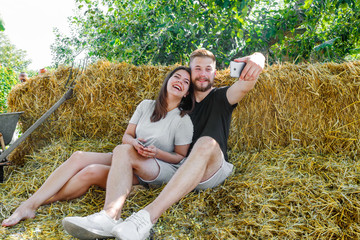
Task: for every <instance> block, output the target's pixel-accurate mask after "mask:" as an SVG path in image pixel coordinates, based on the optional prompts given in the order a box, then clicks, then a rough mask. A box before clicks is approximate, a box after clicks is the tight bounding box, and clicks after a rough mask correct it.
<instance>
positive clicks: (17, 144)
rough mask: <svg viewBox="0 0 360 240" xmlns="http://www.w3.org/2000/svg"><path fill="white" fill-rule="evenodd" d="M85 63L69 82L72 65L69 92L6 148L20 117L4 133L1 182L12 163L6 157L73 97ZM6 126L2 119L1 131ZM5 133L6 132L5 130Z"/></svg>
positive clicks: (0, 172) (0, 169) (0, 168)
mask: <svg viewBox="0 0 360 240" xmlns="http://www.w3.org/2000/svg"><path fill="white" fill-rule="evenodd" d="M85 65H86V61H84V64H83V66H82V69H81V67H80V71H76V72H75V76H74V78H73V79H72V81H70V82H69V80H71V78H72V74H73V71H72V70H73V68H72V67H71V69H70V73H69V76H68V79H67V81H66V83H65V88H66V86H67V85H68V83H69V85H68V90H67V92H66V93H65V94H64V95H63V96H62V97H61V98H60V99H59V101H57V102H56V103H55V104H54V105H53V106H52V107H51V108H50V109H49V110H48V111H47V112H46V113H44V114H43V115H42V116H41V117H40V118H39V119H38V120H37V121H36V122H35V123H34V124H33V125H32V126H31V127H29V128H28V129H27V130H26V131H25V132H24V133H23V134H22V135H21V136H20V137H19V138H18V139H17V140H16V141H15V142H14V143H12V144H11V145H10V146H9V147H8V148H6V149H5V145H7V144H9V143H10V141H11V139H12V135H13V133H14V130H15V127H16V123H17V121H18V119H19V118H17V119H16V123H15V127H14V129H13V130H12V132H11V133H10V129H9V130H8V131H9V132H6V134H7V135H6V137H4V136H5V135H3V139H4V150H3V152H1V155H0V164H1V166H0V182H3V181H4V172H3V170H4V169H3V167H4V166H7V165H10V162H9V161H8V160H7V159H6V157H7V156H8V155H9V154H10V153H11V152H12V151H13V150H14V149H15V148H16V147H18V146H19V145H20V143H22V142H23V141H24V140H25V139H26V138H27V137H28V136H29V135H30V134H31V133H32V132H33V131H34V130H35V129H36V128H38V127H39V126H40V125H41V124H42V123H43V122H44V121H45V120H46V119H47V118H48V117H49V116H50V115H51V114H52V113H53V112H54V111H55V110H56V109H58V108H59V107H60V105H61V104H63V103H64V102H65V101H66V100H68V99H70V98H71V96H72V93H73V88H74V85H75V80H76V79H77V75H78V73H80V75H81V74H82V72H83V71H84V69H85ZM2 115H7V114H2ZM10 115H11V113H10ZM18 116H19V114H18ZM13 124H14V123H13ZM2 126H4V127H2ZM6 126H7V125H5V121H4V124H3V121H2V120H1V119H0V132H1V129H2V128H4V129H6V128H7V127H6ZM9 128H10V127H9ZM4 133H5V130H4ZM4 133H2V134H4ZM10 135H11V136H10ZM5 139H6V140H5ZM9 139H10V140H9Z"/></svg>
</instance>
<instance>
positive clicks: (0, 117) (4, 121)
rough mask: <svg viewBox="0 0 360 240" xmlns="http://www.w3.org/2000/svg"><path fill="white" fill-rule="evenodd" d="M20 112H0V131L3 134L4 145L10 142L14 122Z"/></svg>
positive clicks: (15, 122)
mask: <svg viewBox="0 0 360 240" xmlns="http://www.w3.org/2000/svg"><path fill="white" fill-rule="evenodd" d="M22 113H24V112H14V113H2V114H0V133H2V135H3V138H4V142H5V145H8V144H9V143H10V142H11V140H12V138H13V135H14V131H15V129H16V124H17V122H18V121H19V117H20V115H21V114H22Z"/></svg>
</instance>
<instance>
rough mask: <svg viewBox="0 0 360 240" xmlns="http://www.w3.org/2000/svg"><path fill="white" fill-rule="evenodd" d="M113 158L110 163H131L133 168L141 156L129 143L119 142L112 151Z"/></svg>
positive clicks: (138, 162) (136, 165)
mask: <svg viewBox="0 0 360 240" xmlns="http://www.w3.org/2000/svg"><path fill="white" fill-rule="evenodd" d="M113 154H114V156H113V159H112V161H113V162H112V164H114V163H115V164H116V163H117V162H119V163H120V164H121V163H124V162H127V163H129V164H131V166H132V167H133V168H137V167H138V165H139V164H141V163H140V162H141V161H140V160H139V159H140V158H141V156H140V155H139V154H138V153H137V151H136V150H135V148H134V147H133V146H132V145H130V144H121V145H118V146H116V147H115V148H114V151H113Z"/></svg>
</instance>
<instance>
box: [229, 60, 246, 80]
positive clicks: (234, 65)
mask: <svg viewBox="0 0 360 240" xmlns="http://www.w3.org/2000/svg"><path fill="white" fill-rule="evenodd" d="M245 65H246V63H244V62H234V61H231V62H230V77H234V78H239V77H240V74H241V72H242V70H243V69H244V67H245Z"/></svg>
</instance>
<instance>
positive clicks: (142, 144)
mask: <svg viewBox="0 0 360 240" xmlns="http://www.w3.org/2000/svg"><path fill="white" fill-rule="evenodd" d="M136 141H137V142H138V143H139V144H140V145H141V146H143V147H145V148H146V146H145V144H144V143H143V142H142V141H140V140H139V139H136Z"/></svg>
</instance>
